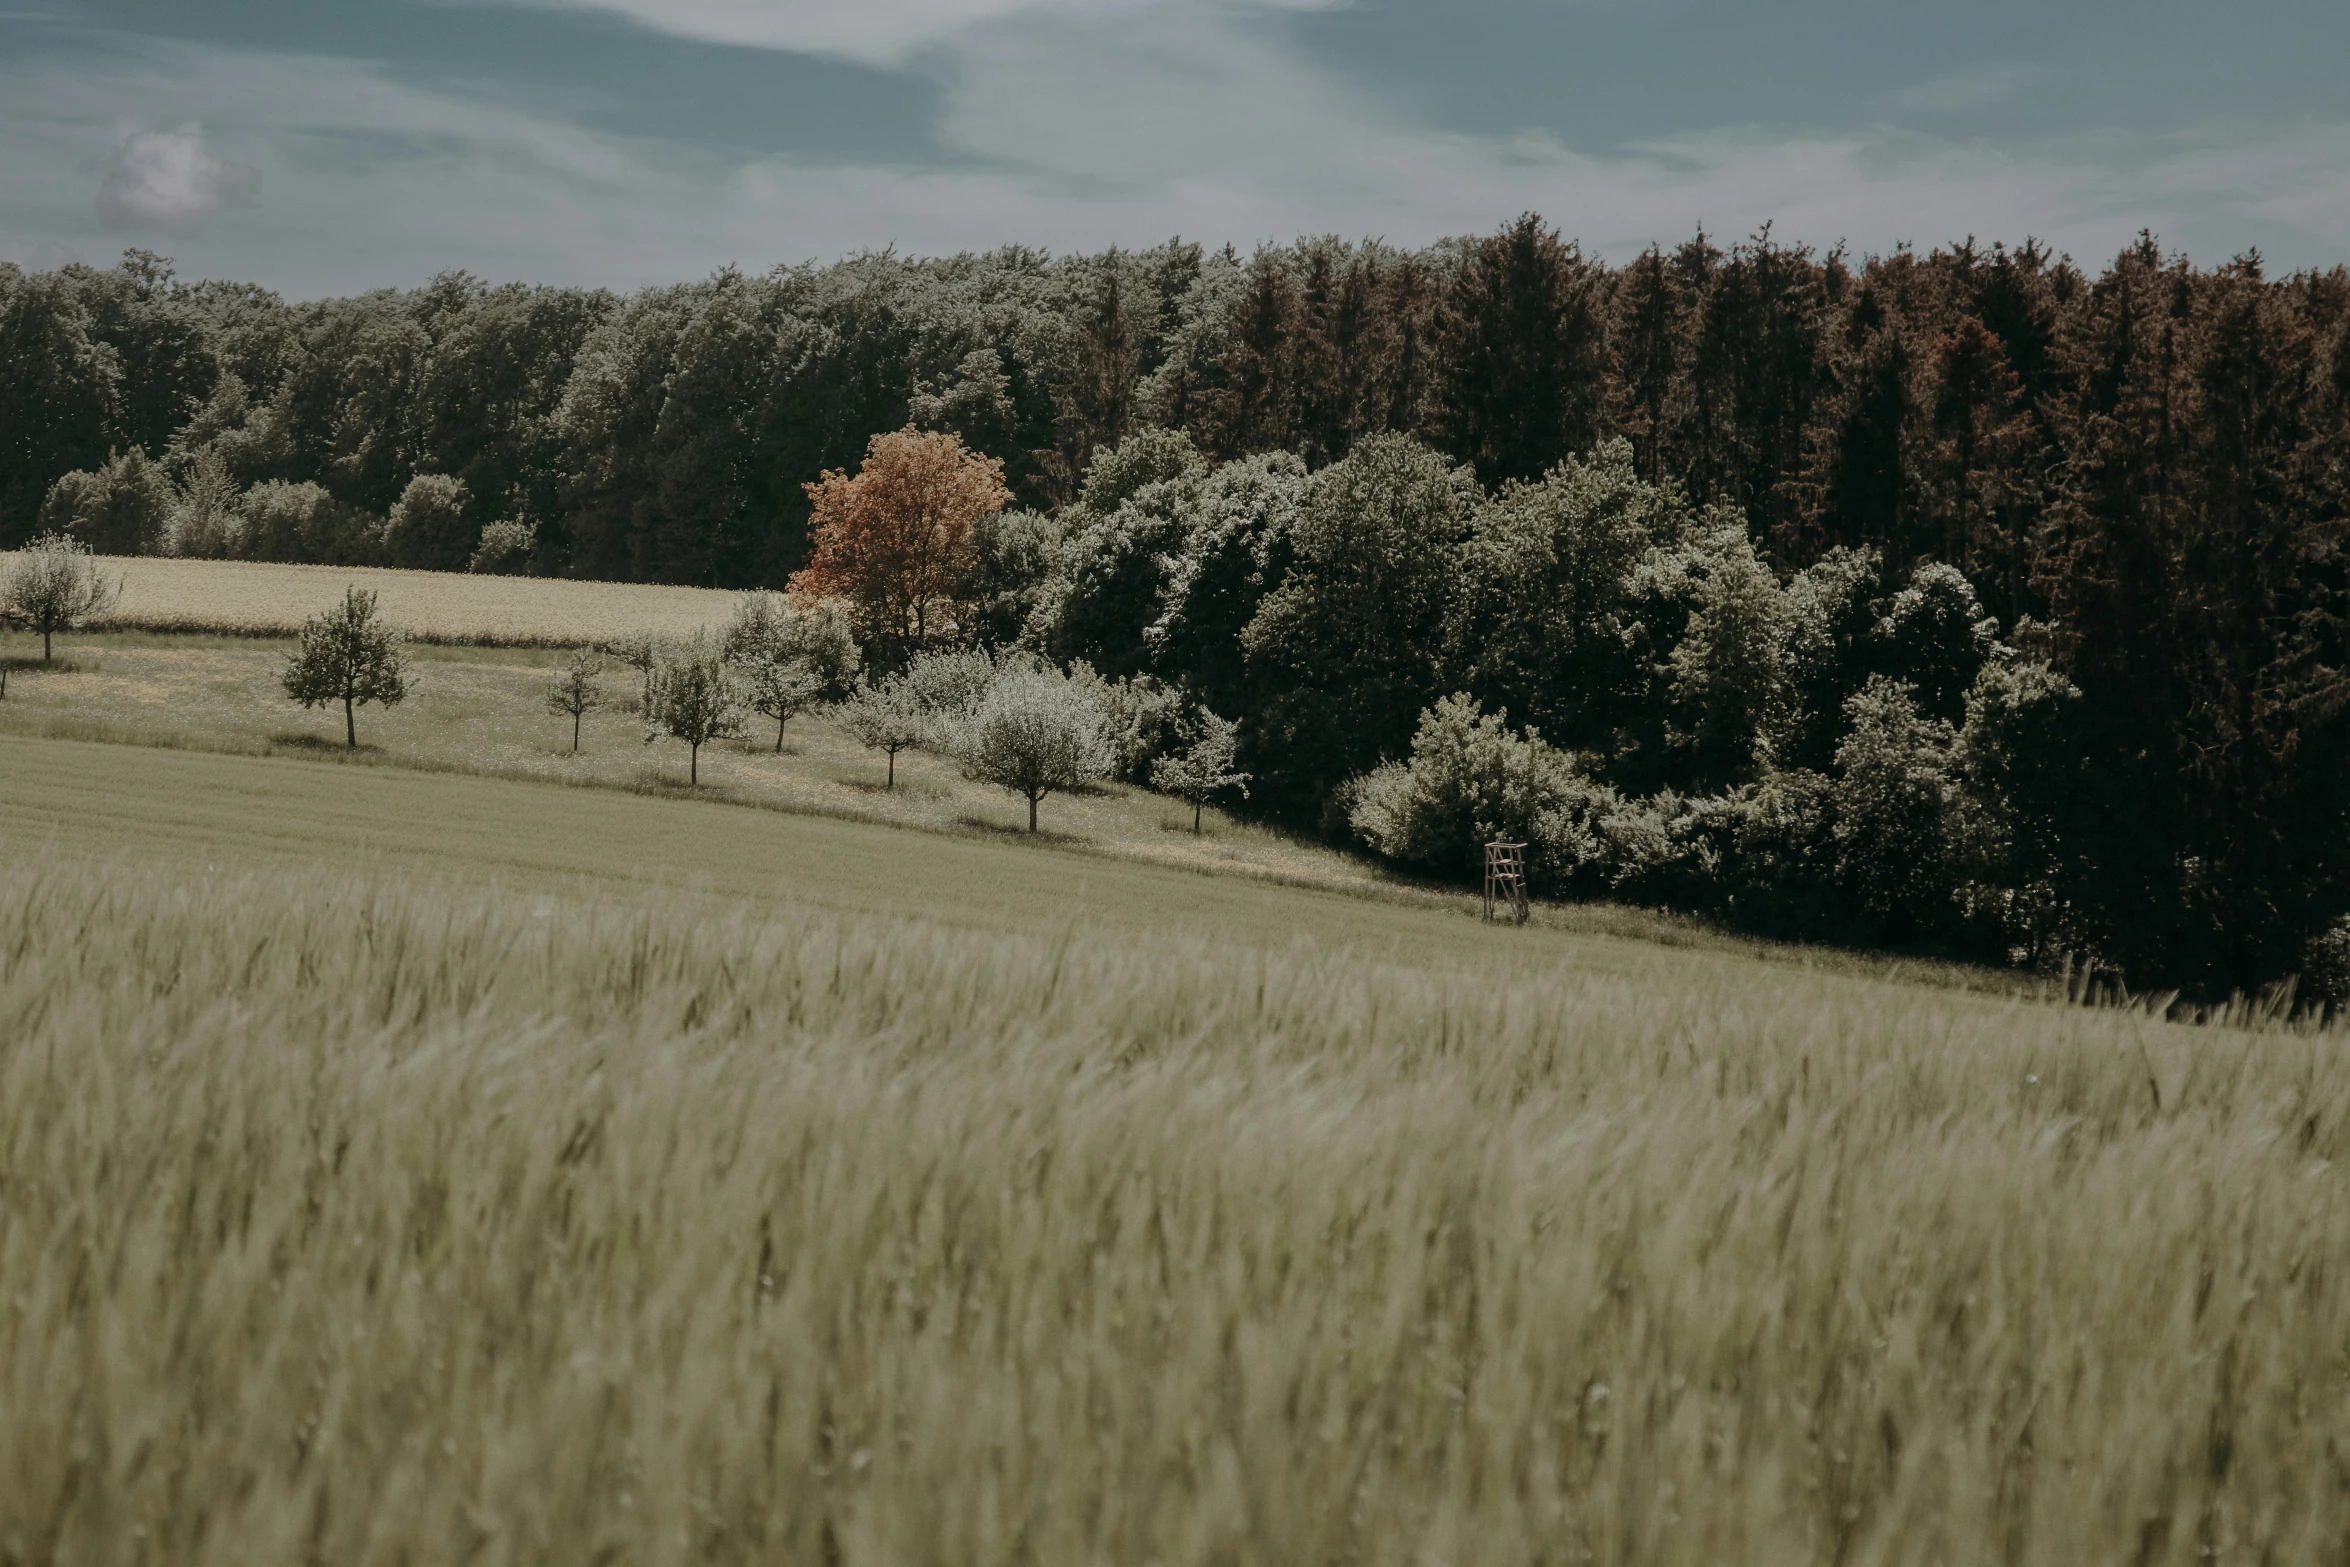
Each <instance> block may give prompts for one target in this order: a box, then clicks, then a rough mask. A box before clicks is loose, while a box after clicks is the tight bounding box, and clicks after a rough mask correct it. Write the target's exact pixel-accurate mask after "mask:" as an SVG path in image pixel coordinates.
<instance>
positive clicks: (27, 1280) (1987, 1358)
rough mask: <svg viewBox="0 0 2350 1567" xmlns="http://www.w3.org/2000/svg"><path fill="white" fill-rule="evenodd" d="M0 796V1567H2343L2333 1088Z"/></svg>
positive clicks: (449, 785)
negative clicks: (369, 1566) (720, 1565)
mask: <svg viewBox="0 0 2350 1567" xmlns="http://www.w3.org/2000/svg"><path fill="white" fill-rule="evenodd" d="M0 771H5V772H6V774H7V776H8V777H9V778H10V780H11V788H10V789H9V790H7V791H0V842H5V843H7V844H8V845H9V852H8V854H7V855H6V856H5V858H4V859H0V1191H4V1192H5V1194H6V1199H5V1202H4V1203H0V1401H4V1402H5V1407H6V1409H7V1410H8V1418H7V1419H6V1420H4V1421H0V1559H4V1560H7V1561H10V1562H159V1563H160V1562H169V1563H213V1562H218V1563H231V1562H234V1563H246V1562H257V1561H269V1562H276V1561H321V1562H338V1563H343V1562H348V1563H367V1562H399V1561H407V1562H428V1561H429V1562H443V1561H451V1562H453V1561H471V1562H518V1563H519V1562H595V1561H646V1562H651V1561H675V1562H687V1561H695V1562H749V1561H806V1562H812V1563H815V1562H836V1563H842V1564H850V1567H861V1564H880V1563H905V1562H950V1561H951V1562H1033V1563H1041V1564H1054V1567H1058V1564H1076V1563H1087V1564H1091V1563H1101V1562H1136V1563H1143V1562H1158V1563H1168V1564H1176V1563H1182V1564H1193V1563H1199V1564H1209V1563H1299V1562H1333V1563H1336V1562H1345V1563H1353V1562H1360V1563H1382V1564H1383V1563H1395V1564H1399V1567H1402V1564H1412V1567H1421V1564H1426V1563H1430V1562H1437V1561H1442V1562H1448V1563H1470V1562H1495V1563H1502V1562H1532V1561H1554V1562H1573V1561H1600V1562H1618V1563H1659V1564H1665V1563H1672V1564H1679V1563H1693V1564H1694V1563H1717V1562H1761V1563H1776V1562H1790V1563H1794V1562H1806V1563H1808V1562H1864V1563H1892V1562H1917V1563H1929V1562H1932V1563H1968V1562H1983V1561H2000V1562H2016V1563H2033V1564H2040V1563H2045V1564H2051V1567H2054V1564H2065V1567H2071V1564H2076V1563H2082V1562H2146V1563H2157V1562H2159V1563H2188V1562H2203V1561H2212V1560H2220V1561H2235V1560H2241V1561H2274V1562H2305V1561H2323V1560H2332V1559H2335V1558H2336V1557H2337V1556H2338V1555H2339V1553H2340V1551H2341V1548H2342V1545H2343V1542H2344V1541H2345V1539H2350V1476H2346V1473H2345V1469H2344V1466H2343V1461H2342V1454H2343V1453H2345V1452H2350V1396H2346V1395H2350V1386H2346V1382H2345V1377H2346V1365H2345V1358H2344V1345H2345V1344H2346V1343H2350V1293H2346V1291H2345V1287H2344V1278H2343V1268H2342V1259H2343V1258H2344V1257H2346V1256H2350V1202H2346V1201H2345V1200H2344V1199H2345V1196H2346V1194H2345V1192H2344V1190H2343V1174H2342V1161H2343V1158H2344V1155H2345V1153H2346V1152H2350V1148H2346V1146H2345V1143H2346V1141H2350V1139H2346V1135H2345V1125H2346V1118H2350V1078H2346V1076H2345V1073H2344V1072H2343V1070H2342V1068H2343V1065H2344V1063H2343V1060H2342V1051H2341V1047H2340V1043H2339V1040H2338V1039H2337V1038H2336V1037H2335V1036H2334V1035H2332V1034H2330V1033H2319V1032H2311V1031H2306V1030H2302V1029H2298V1028H2295V1027H2289V1026H2280V1025H2277V1024H2275V1023H2274V1022H2273V1021H2271V1022H2270V1023H2269V1024H2268V1025H2267V1026H2263V1027H2249V1026H2247V1027H2235V1026H2215V1027H2207V1028H2201V1029H2192V1028H2186V1027H2182V1026H2177V1025H2173V1024H2169V1023H2163V1022H2158V1021H2154V1020H2152V1019H2150V1018H2149V1017H2147V1016H2146V1015H2145V1014H2143V1013H2141V1012H2135V1011H2129V1010H2121V1009H2112V1008H2105V1009H2088V1008H2079V1007H2065V1006H2061V1005H2055V1004H2051V1003H2049V1002H2048V1001H2045V1000H2040V999H2032V998H2026V997H2021V996H2016V995H1995V994H1987V993H1970V992H1967V991H1965V990H1961V989H1955V988H1950V987H1931V986H1924V985H1917V984H1909V983H1899V982H1895V981H1893V980H1891V979H1888V978H1886V977H1884V976H1883V975H1882V974H1872V973H1871V972H1868V971H1867V970H1866V969H1865V968H1861V967H1855V966H1847V967H1845V968H1842V969H1837V968H1832V967H1828V966H1815V965H1809V964H1807V963H1805V962H1804V961H1802V960H1801V959H1800V957H1797V956H1793V955H1790V956H1789V957H1782V958H1771V957H1767V956H1750V955H1746V954H1743V953H1740V952H1738V951H1733V950H1727V949H1721V950H1715V949H1708V948H1704V947H1680V948H1674V947H1666V946H1663V945H1659V944H1656V943H1652V942H1646V941H1639V940H1631V939H1622V938H1618V937H1613V936H1608V935H1604V934H1590V933H1578V932H1575V931H1570V930H1562V929H1558V928H1555V927H1551V926H1546V925H1543V924H1537V925H1535V926H1533V927H1530V928H1528V929H1525V930H1513V929H1495V928H1488V927H1485V926H1483V925H1481V924H1480V923H1478V922H1477V921H1475V920H1473V919H1470V918H1467V917H1464V916H1463V915H1462V914H1460V913H1459V912H1457V911H1455V910H1451V909H1446V908H1440V907H1435V906H1413V905H1407V904H1399V903H1395V902H1390V901H1381V900H1377V899H1366V898H1361V897H1350V896H1344V895H1340V894H1337V893H1332V892H1322V891H1314V890H1310V889H1302V888H1296V887H1290V886H1285V885H1277V884H1273V883H1269V882H1266V881H1262V880H1251V879H1247V878H1239V877H1217V876H1202V875H1197V874H1191V873H1187V872H1183V871H1179V870H1175V869H1171V868H1167V867H1161V866H1153V865H1148V864H1142V863H1136V862H1131V861H1120V860H1113V859H1101V858H1095V857H1087V856H1079V855H1071V854H1068V853H1066V852H1063V851H1061V850H1058V849H1055V848H1053V847H1051V846H1050V845H1034V844H1029V843H1026V842H1023V841H1018V840H1007V839H998V838H994V837H990V836H986V835H975V834H974V835H964V836H961V837H954V836H944V835H940V834H936V833H920V832H907V831H904V830H901V829H898V828H893V827H889V826H886V825H882V824H876V823H867V822H854V821H843V820H836V819H826V818H814V817H801V816H791V815H784V814H778V813H772V812H759V811H748V810H743V809H740V808H737V807H731V806H727V805H723V804H714V803H710V802H707V801H696V800H687V799H680V798H661V797H647V796H642V795H632V794H626V793H620V792H616V791H600V790H551V789H548V788H545V787H543V786H535V785H532V784H528V783H523V782H516V781H511V780H504V779H494V778H482V777H473V776H464V775H458V774H445V773H429V772H419V771H411V770H402V769H392V768H349V767H338V766H331V765H326V764H322V763H318V762H310V761H301V760H288V759H273V758H262V757H250V756H231V755H218V754H203V753H199V752H188V751H170V750H130V749H126V748H123V747H118V746H106V745H96V744H88V743H81V742H74V741H65V740H54V739H39V738H26V737H21V736H20V737H0ZM2242 1021H2244V1022H2246V1023H2248V1024H2249V1023H2258V1022H2260V1020H2259V1019H2257V1018H2252V1017H2247V1018H2245V1019H2243V1020H2242Z"/></svg>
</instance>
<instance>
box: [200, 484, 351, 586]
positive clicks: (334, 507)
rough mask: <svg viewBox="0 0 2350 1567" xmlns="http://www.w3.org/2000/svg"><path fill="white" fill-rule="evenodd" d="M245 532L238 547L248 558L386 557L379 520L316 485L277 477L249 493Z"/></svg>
mask: <svg viewBox="0 0 2350 1567" xmlns="http://www.w3.org/2000/svg"><path fill="white" fill-rule="evenodd" d="M242 510H243V512H244V518H245V526H244V531H243V533H242V534H241V535H239V537H238V539H237V545H236V552H237V554H239V555H241V556H242V557H244V558H245V559H247V560H269V561H314V562H318V563H322V564H325V565H329V566H372V565H378V564H380V563H381V562H382V560H383V553H384V546H383V529H382V527H381V526H380V525H379V523H378V521H377V519H375V518H372V517H370V516H368V515H367V514H366V513H365V512H362V511H359V510H357V509H355V508H353V507H350V506H346V505H344V504H343V503H342V502H341V501H338V500H336V499H335V498H334V497H333V496H331V495H329V494H328V493H327V492H326V491H325V490H324V489H323V488H321V487H320V486H318V485H315V484H287V483H285V482H283V481H277V480H273V481H271V482H270V483H267V484H256V485H254V486H253V488H251V489H250V490H247V491H246V492H245V498H244V503H243V506H242Z"/></svg>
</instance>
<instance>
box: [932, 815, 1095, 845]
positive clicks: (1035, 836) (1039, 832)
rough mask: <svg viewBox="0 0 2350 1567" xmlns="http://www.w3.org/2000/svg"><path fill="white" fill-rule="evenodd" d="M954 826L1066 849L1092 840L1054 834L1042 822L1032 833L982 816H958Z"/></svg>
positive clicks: (1015, 840)
mask: <svg viewBox="0 0 2350 1567" xmlns="http://www.w3.org/2000/svg"><path fill="white" fill-rule="evenodd" d="M955 825H956V826H957V827H961V828H965V829H967V830H969V831H971V832H978V833H985V834H987V835H988V836H989V837H990V838H1008V839H1011V840H1012V841H1013V842H1015V843H1049V844H1054V845H1056V846H1059V847H1068V846H1070V845H1073V844H1089V843H1091V842H1093V840H1092V839H1090V838H1083V837H1080V836H1078V835H1077V834H1076V833H1071V832H1055V831H1054V830H1053V829H1052V828H1050V827H1047V826H1045V825H1044V824H1043V823H1042V822H1039V823H1037V826H1036V831H1034V832H1030V831H1029V830H1028V829H1027V828H1025V827H1017V826H1006V825H1005V824H1004V823H1002V822H991V821H989V820H987V819H986V818H985V817H982V816H958V817H956V818H955Z"/></svg>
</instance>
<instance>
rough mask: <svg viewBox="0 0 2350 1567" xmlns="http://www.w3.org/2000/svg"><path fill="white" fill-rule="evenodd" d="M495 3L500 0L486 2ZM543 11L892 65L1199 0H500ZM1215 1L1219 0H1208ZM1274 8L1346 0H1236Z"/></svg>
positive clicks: (1310, 6)
mask: <svg viewBox="0 0 2350 1567" xmlns="http://www.w3.org/2000/svg"><path fill="white" fill-rule="evenodd" d="M490 3H497V0H490ZM503 3H507V4H519V5H532V6H538V7H541V8H547V9H567V10H583V11H603V12H607V13H610V14H612V15H616V16H624V17H627V18H628V19H629V20H631V21H633V22H636V23H638V24H640V25H642V26H645V27H649V28H651V29H653V30H654V31H656V32H663V33H672V34H675V35H677V36H679V37H684V38H699V39H703V40H706V41H708V42H711V43H722V44H738V45H742V46H744V47H747V48H754V49H787V50H793V51H796V52H800V53H807V54H832V55H839V56H842V57H843V58H847V59H854V60H862V61H866V62H869V63H873V64H884V65H887V64H896V63H899V62H902V61H903V60H905V59H906V58H907V57H908V56H909V55H911V54H913V53H914V52H916V51H917V50H920V49H923V48H925V47H928V46H933V45H937V44H941V43H944V42H947V41H949V40H952V39H956V38H959V37H961V36H963V35H965V34H968V33H969V32H971V31H972V30H973V29H975V28H978V27H982V26H984V25H986V24H988V23H991V22H1000V21H1005V20H1009V19H1012V18H1016V17H1020V16H1026V15H1044V16H1049V17H1052V18H1054V19H1056V20H1058V21H1064V22H1077V23H1083V22H1086V21H1093V20H1100V19H1104V18H1120V17H1132V16H1137V15H1140V14H1142V13H1145V12H1147V11H1150V10H1153V9H1163V8H1168V7H1177V6H1190V7H1193V8H1197V7H1198V6H1199V5H1200V4H1201V3H1203V0H861V3H852V4H842V3H838V0H503ZM1205 3H1209V4H1213V3H1216V0H1205ZM1237 3H1241V4H1254V5H1256V6H1259V7H1270V8H1273V9H1279V10H1314V9H1320V8H1322V7H1325V6H1328V5H1334V4H1343V3H1344V0H1237Z"/></svg>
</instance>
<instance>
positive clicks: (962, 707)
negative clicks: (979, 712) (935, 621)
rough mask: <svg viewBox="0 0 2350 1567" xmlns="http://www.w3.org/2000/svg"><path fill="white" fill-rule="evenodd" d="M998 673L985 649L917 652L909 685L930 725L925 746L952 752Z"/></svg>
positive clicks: (907, 676) (909, 667)
mask: <svg viewBox="0 0 2350 1567" xmlns="http://www.w3.org/2000/svg"><path fill="white" fill-rule="evenodd" d="M997 673H998V671H997V669H996V661H995V658H994V656H993V655H992V654H990V653H988V652H987V651H986V650H984V649H981V648H957V649H953V650H942V651H937V652H930V653H917V654H916V655H915V656H914V657H913V659H912V660H911V661H910V662H908V663H907V665H906V668H905V682H906V689H907V691H908V692H909V693H910V694H911V696H912V700H913V702H914V705H915V706H916V707H917V708H918V709H919V710H920V711H921V713H922V715H923V718H924V721H925V722H926V723H927V725H928V726H929V733H928V734H927V735H925V737H924V738H923V740H922V741H921V743H922V744H924V745H936V746H938V747H940V748H941V749H951V742H952V740H953V737H954V733H955V731H956V729H957V728H958V727H959V726H960V725H961V724H962V723H963V722H964V720H966V719H968V718H969V717H970V716H971V714H972V712H973V711H974V710H975V709H976V708H977V707H978V706H979V699H980V698H981V697H983V696H985V695H986V694H987V690H988V687H990V686H992V685H994V684H995V679H996V675H997Z"/></svg>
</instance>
